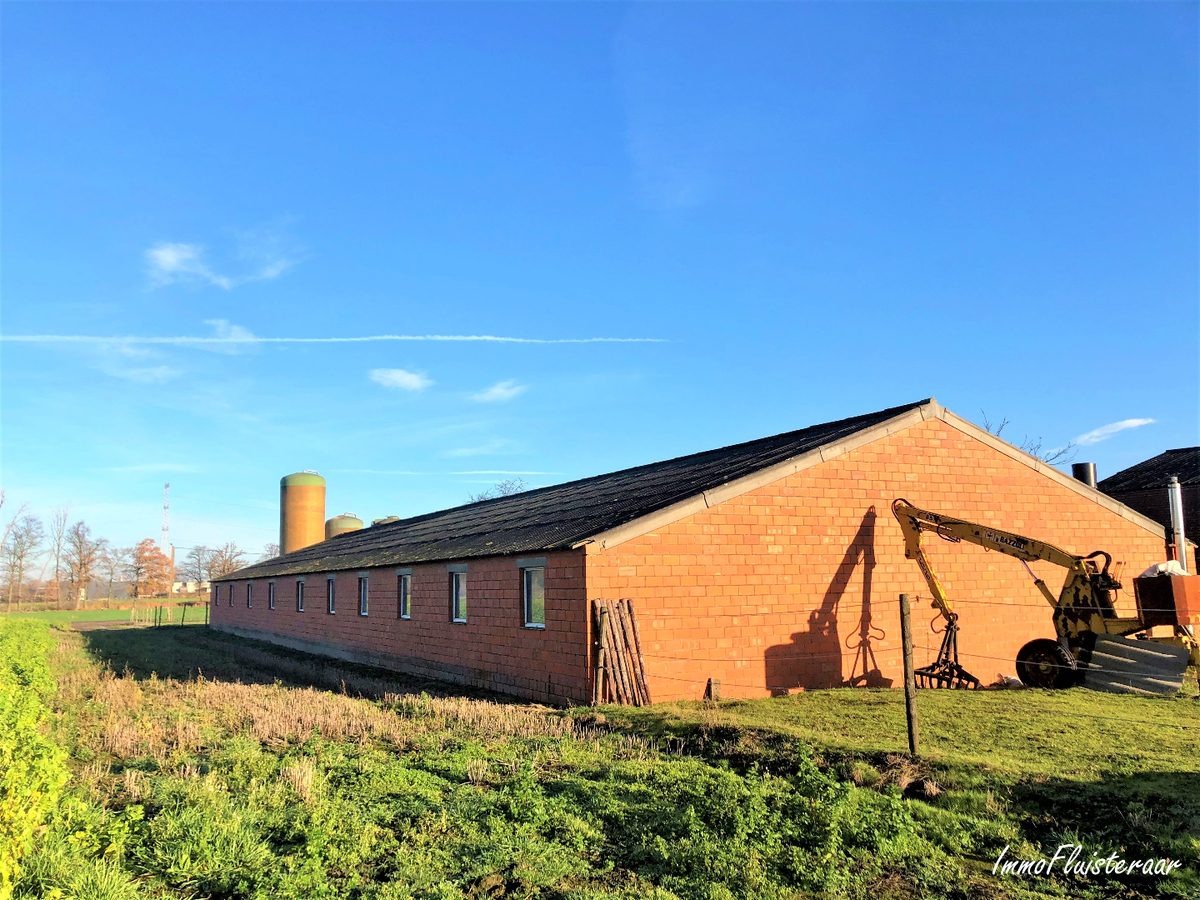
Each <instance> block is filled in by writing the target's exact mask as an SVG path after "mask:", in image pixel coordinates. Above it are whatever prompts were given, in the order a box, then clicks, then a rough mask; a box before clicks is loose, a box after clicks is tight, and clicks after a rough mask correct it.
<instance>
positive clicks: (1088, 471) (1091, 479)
mask: <svg viewBox="0 0 1200 900" xmlns="http://www.w3.org/2000/svg"><path fill="white" fill-rule="evenodd" d="M1071 477H1072V478H1074V479H1075V480H1076V481H1082V482H1083V483H1084V484H1086V485H1087V486H1088V487H1090V488H1094V487H1095V486H1096V464H1095V463H1071Z"/></svg>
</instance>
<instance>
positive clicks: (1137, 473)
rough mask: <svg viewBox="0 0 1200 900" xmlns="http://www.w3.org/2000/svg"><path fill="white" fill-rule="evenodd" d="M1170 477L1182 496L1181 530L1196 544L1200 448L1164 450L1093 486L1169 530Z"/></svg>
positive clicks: (1199, 528) (1199, 522)
mask: <svg viewBox="0 0 1200 900" xmlns="http://www.w3.org/2000/svg"><path fill="white" fill-rule="evenodd" d="M1172 475H1174V476H1175V477H1176V478H1178V479H1179V485H1180V492H1181V493H1182V494H1183V530H1184V532H1185V534H1186V535H1187V536H1188V538H1190V539H1191V540H1192V541H1196V540H1197V539H1200V447H1180V448H1179V449H1178V450H1167V451H1166V452H1165V453H1160V454H1158V456H1155V457H1152V458H1150V459H1147V460H1145V461H1144V462H1140V463H1138V464H1137V465H1134V466H1130V467H1129V468H1128V469H1122V470H1121V471H1120V472H1117V473H1116V474H1115V475H1110V476H1109V477H1108V478H1105V479H1104V480H1103V481H1100V482H1097V484H1096V487H1097V488H1099V489H1100V490H1102V491H1104V493H1106V494H1108V496H1110V497H1112V498H1113V499H1115V500H1120V501H1121V502H1122V503H1124V504H1125V505H1126V506H1129V507H1132V508H1133V509H1136V510H1137V511H1138V512H1140V513H1142V514H1143V515H1146V516H1149V517H1150V518H1151V519H1153V520H1154V521H1155V522H1158V524H1160V525H1162V526H1163V527H1164V528H1170V527H1171V510H1170V506H1169V504H1168V501H1167V482H1168V481H1170V479H1171V476H1172ZM1190 571H1195V569H1190Z"/></svg>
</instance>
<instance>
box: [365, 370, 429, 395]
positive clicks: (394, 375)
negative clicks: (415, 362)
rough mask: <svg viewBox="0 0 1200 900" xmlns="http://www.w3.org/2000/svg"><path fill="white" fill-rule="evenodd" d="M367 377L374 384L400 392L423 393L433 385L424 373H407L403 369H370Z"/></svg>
mask: <svg viewBox="0 0 1200 900" xmlns="http://www.w3.org/2000/svg"><path fill="white" fill-rule="evenodd" d="M368 377H369V378H370V379H371V380H372V381H373V382H375V383H376V384H381V385H383V386H384V387H387V388H397V389H398V390H401V391H423V390H425V388H427V387H429V386H430V385H431V384H433V379H431V378H427V377H426V376H425V373H424V372H408V371H406V370H404V369H372V370H371V371H370V373H369V374H368Z"/></svg>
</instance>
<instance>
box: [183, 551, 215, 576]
mask: <svg viewBox="0 0 1200 900" xmlns="http://www.w3.org/2000/svg"><path fill="white" fill-rule="evenodd" d="M212 555H213V552H212V550H210V549H208V548H207V547H205V546H203V545H201V546H199V547H193V548H192V549H191V550H189V551H188V555H187V556H185V557H184V558H183V569H182V570H181V571H182V572H183V577H184V580H186V581H195V582H198V583H201V584H202V583H204V582H205V581H208V580H209V577H208V576H209V566H210V564H211V562H212Z"/></svg>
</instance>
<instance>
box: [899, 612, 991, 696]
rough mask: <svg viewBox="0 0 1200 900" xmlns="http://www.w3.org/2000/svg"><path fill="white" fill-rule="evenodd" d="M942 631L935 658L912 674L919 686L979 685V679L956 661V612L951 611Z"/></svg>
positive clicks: (971, 687) (963, 688) (964, 686)
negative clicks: (939, 645) (940, 644)
mask: <svg viewBox="0 0 1200 900" xmlns="http://www.w3.org/2000/svg"><path fill="white" fill-rule="evenodd" d="M950 616H951V618H950V619H949V620H948V621H947V622H946V628H945V630H944V631H943V632H942V646H941V648H940V649H939V650H938V655H937V659H935V660H934V661H933V662H931V663H930V664H929V665H927V666H922V667H921V668H919V669H917V670H916V671H915V672H914V673H913V674H914V675H915V676H916V678H917V687H920V688H958V689H961V690H973V689H975V688H977V687H979V679H978V678H976V677H975V676H974V675H972V674H971V673H970V672H968V671H967V670H966V669H964V668H963V667H962V666H961V665H959V662H958V614H957V613H951V614H950Z"/></svg>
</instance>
